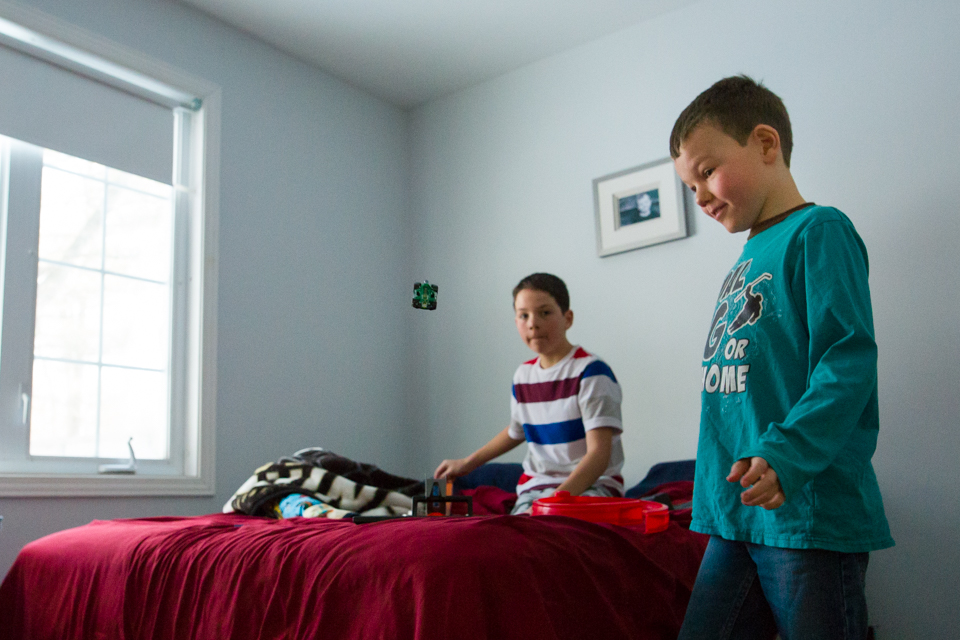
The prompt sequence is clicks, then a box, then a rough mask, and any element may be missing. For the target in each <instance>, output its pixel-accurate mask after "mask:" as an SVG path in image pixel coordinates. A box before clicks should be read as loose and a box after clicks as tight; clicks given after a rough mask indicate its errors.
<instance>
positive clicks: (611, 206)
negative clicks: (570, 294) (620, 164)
mask: <svg viewBox="0 0 960 640" xmlns="http://www.w3.org/2000/svg"><path fill="white" fill-rule="evenodd" d="M593 195H594V207H595V212H596V219H597V220H596V221H597V254H598V255H599V256H600V257H603V256H609V255H613V254H616V253H622V252H624V251H630V250H632V249H639V248H641V247H647V246H650V245H654V244H660V243H661V242H668V241H670V240H677V239H679V238H685V237H686V236H687V224H686V215H685V211H684V206H683V185H682V183H681V182H680V178H679V177H678V176H677V173H676V171H675V170H674V168H673V161H672V160H671V159H670V158H665V159H663V160H657V161H656V162H650V163H647V164H644V165H641V166H639V167H634V168H632V169H627V170H625V171H618V172H617V173H613V174H610V175H607V176H603V177H600V178H597V179H595V180H594V181H593Z"/></svg>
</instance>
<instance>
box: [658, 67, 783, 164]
mask: <svg viewBox="0 0 960 640" xmlns="http://www.w3.org/2000/svg"><path fill="white" fill-rule="evenodd" d="M703 123H710V124H713V125H715V126H717V127H719V128H720V130H721V131H723V132H724V133H725V134H727V135H728V136H730V137H731V138H733V139H734V140H736V141H737V142H738V143H739V144H740V145H741V146H743V145H746V144H747V138H749V137H750V133H751V132H752V131H753V130H754V128H756V126H757V125H758V124H765V125H768V126H771V127H773V128H774V129H776V130H777V133H778V134H780V148H781V150H782V151H783V161H784V163H785V164H786V165H787V167H788V168H789V167H790V152H791V151H793V132H792V130H791V128H790V116H789V115H787V108H786V107H785V106H784V104H783V100H781V99H780V98H779V97H778V96H777V95H776V94H775V93H774V92H772V91H770V89H767V88H766V87H765V86H763V83H761V82H756V81H755V80H753V78H750V77H749V76H745V75H739V76H731V77H729V78H724V79H723V80H719V81H717V82H715V83H714V84H713V86H711V87H710V88H709V89H707V90H706V91H704V92H703V93H701V94H700V95H698V96H697V97H696V98H695V99H694V100H693V102H691V103H690V104H689V105H687V108H686V109H684V110H683V112H682V113H681V114H680V117H679V118H677V122H676V123H675V124H674V125H673V131H672V132H671V133H670V156H671V157H673V159H674V160H676V159H677V158H678V157H680V145H681V144H683V141H684V140H686V139H687V136H689V135H690V134H691V133H692V132H693V130H694V129H696V128H697V127H698V126H700V125H701V124H703Z"/></svg>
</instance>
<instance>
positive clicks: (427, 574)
mask: <svg viewBox="0 0 960 640" xmlns="http://www.w3.org/2000/svg"><path fill="white" fill-rule="evenodd" d="M704 548H705V537H704V536H700V535H699V534H695V533H691V532H689V531H687V530H685V529H683V528H681V527H679V526H677V525H676V524H674V523H671V524H670V528H669V529H668V530H667V531H664V532H662V533H657V534H652V535H644V534H641V533H639V532H638V531H635V530H632V529H630V528H625V527H618V526H612V525H597V524H591V523H587V522H582V521H579V520H573V519H570V518H564V517H549V516H548V517H536V518H534V517H527V516H513V517H511V516H475V517H472V518H409V519H399V520H390V521H385V522H379V523H374V524H365V525H355V524H353V523H352V522H350V521H333V520H325V519H300V518H296V519H293V520H270V519H265V518H253V517H249V516H240V515H224V514H217V515H209V516H200V517H192V518H174V517H166V518H146V519H139V520H113V521H95V522H92V523H91V524H89V525H86V526H83V527H78V528H75V529H70V530H67V531H62V532H59V533H55V534H52V535H50V536H47V537H45V538H42V539H40V540H37V541H35V542H33V543H31V544H29V545H27V546H26V547H24V549H23V550H22V551H21V553H20V555H19V556H18V558H17V560H16V562H15V563H14V565H13V567H12V568H11V569H10V572H9V573H8V575H7V576H6V578H5V580H4V582H3V584H2V585H0V638H2V639H4V640H7V639H9V640H47V639H49V640H70V639H74V638H86V639H98V640H99V639H110V640H132V639H135V638H137V639H139V638H169V639H176V640H186V639H205V638H209V639H217V640H220V639H224V638H235V639H251V640H252V639H255V638H256V639H261V638H278V639H279V638H283V639H300V638H303V639H308V638H309V639H312V638H323V639H325V640H340V639H343V640H360V639H367V638H369V639H383V640H387V639H397V640H400V639H403V640H407V639H418V640H447V639H455V638H456V639H462V640H472V639H477V640H479V639H492V640H512V639H517V640H538V639H559V638H564V639H566V638H569V639H571V640H572V639H577V640H582V639H586V638H591V639H592V638H598V639H602V640H616V639H621V638H622V639H642V638H675V637H676V635H677V632H678V630H679V627H680V622H681V620H682V617H683V612H684V610H685V608H686V604H687V600H688V598H689V595H690V589H691V587H692V586H693V581H694V578H695V576H696V572H697V567H698V566H699V563H700V559H701V557H702V554H703V549H704Z"/></svg>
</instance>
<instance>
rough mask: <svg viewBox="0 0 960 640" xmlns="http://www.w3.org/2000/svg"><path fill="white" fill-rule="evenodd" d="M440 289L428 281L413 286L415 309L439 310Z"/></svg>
mask: <svg viewBox="0 0 960 640" xmlns="http://www.w3.org/2000/svg"><path fill="white" fill-rule="evenodd" d="M439 290H440V288H439V287H438V286H437V285H435V284H430V283H429V282H427V281H426V280H424V281H423V282H415V283H414V284H413V308H414V309H428V310H433V309H436V308H437V292H438V291H439Z"/></svg>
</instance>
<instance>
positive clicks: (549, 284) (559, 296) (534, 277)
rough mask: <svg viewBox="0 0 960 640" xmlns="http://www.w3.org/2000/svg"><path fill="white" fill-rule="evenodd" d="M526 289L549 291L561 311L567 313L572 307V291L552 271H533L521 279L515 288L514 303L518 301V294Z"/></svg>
mask: <svg viewBox="0 0 960 640" xmlns="http://www.w3.org/2000/svg"><path fill="white" fill-rule="evenodd" d="M524 289H533V290H534V291H543V292H544V293H549V294H550V295H551V296H553V299H554V300H556V301H557V305H558V306H559V307H560V312H561V313H566V312H567V310H568V309H570V293H569V292H568V291H567V285H566V284H564V282H563V280H561V279H560V278H558V277H557V276H555V275H553V274H552V273H531V274H530V275H528V276H527V277H526V278H524V279H523V280H521V281H520V282H519V284H517V286H515V287H514V288H513V301H514V303H516V301H517V294H518V293H520V292H521V291H523V290H524Z"/></svg>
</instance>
